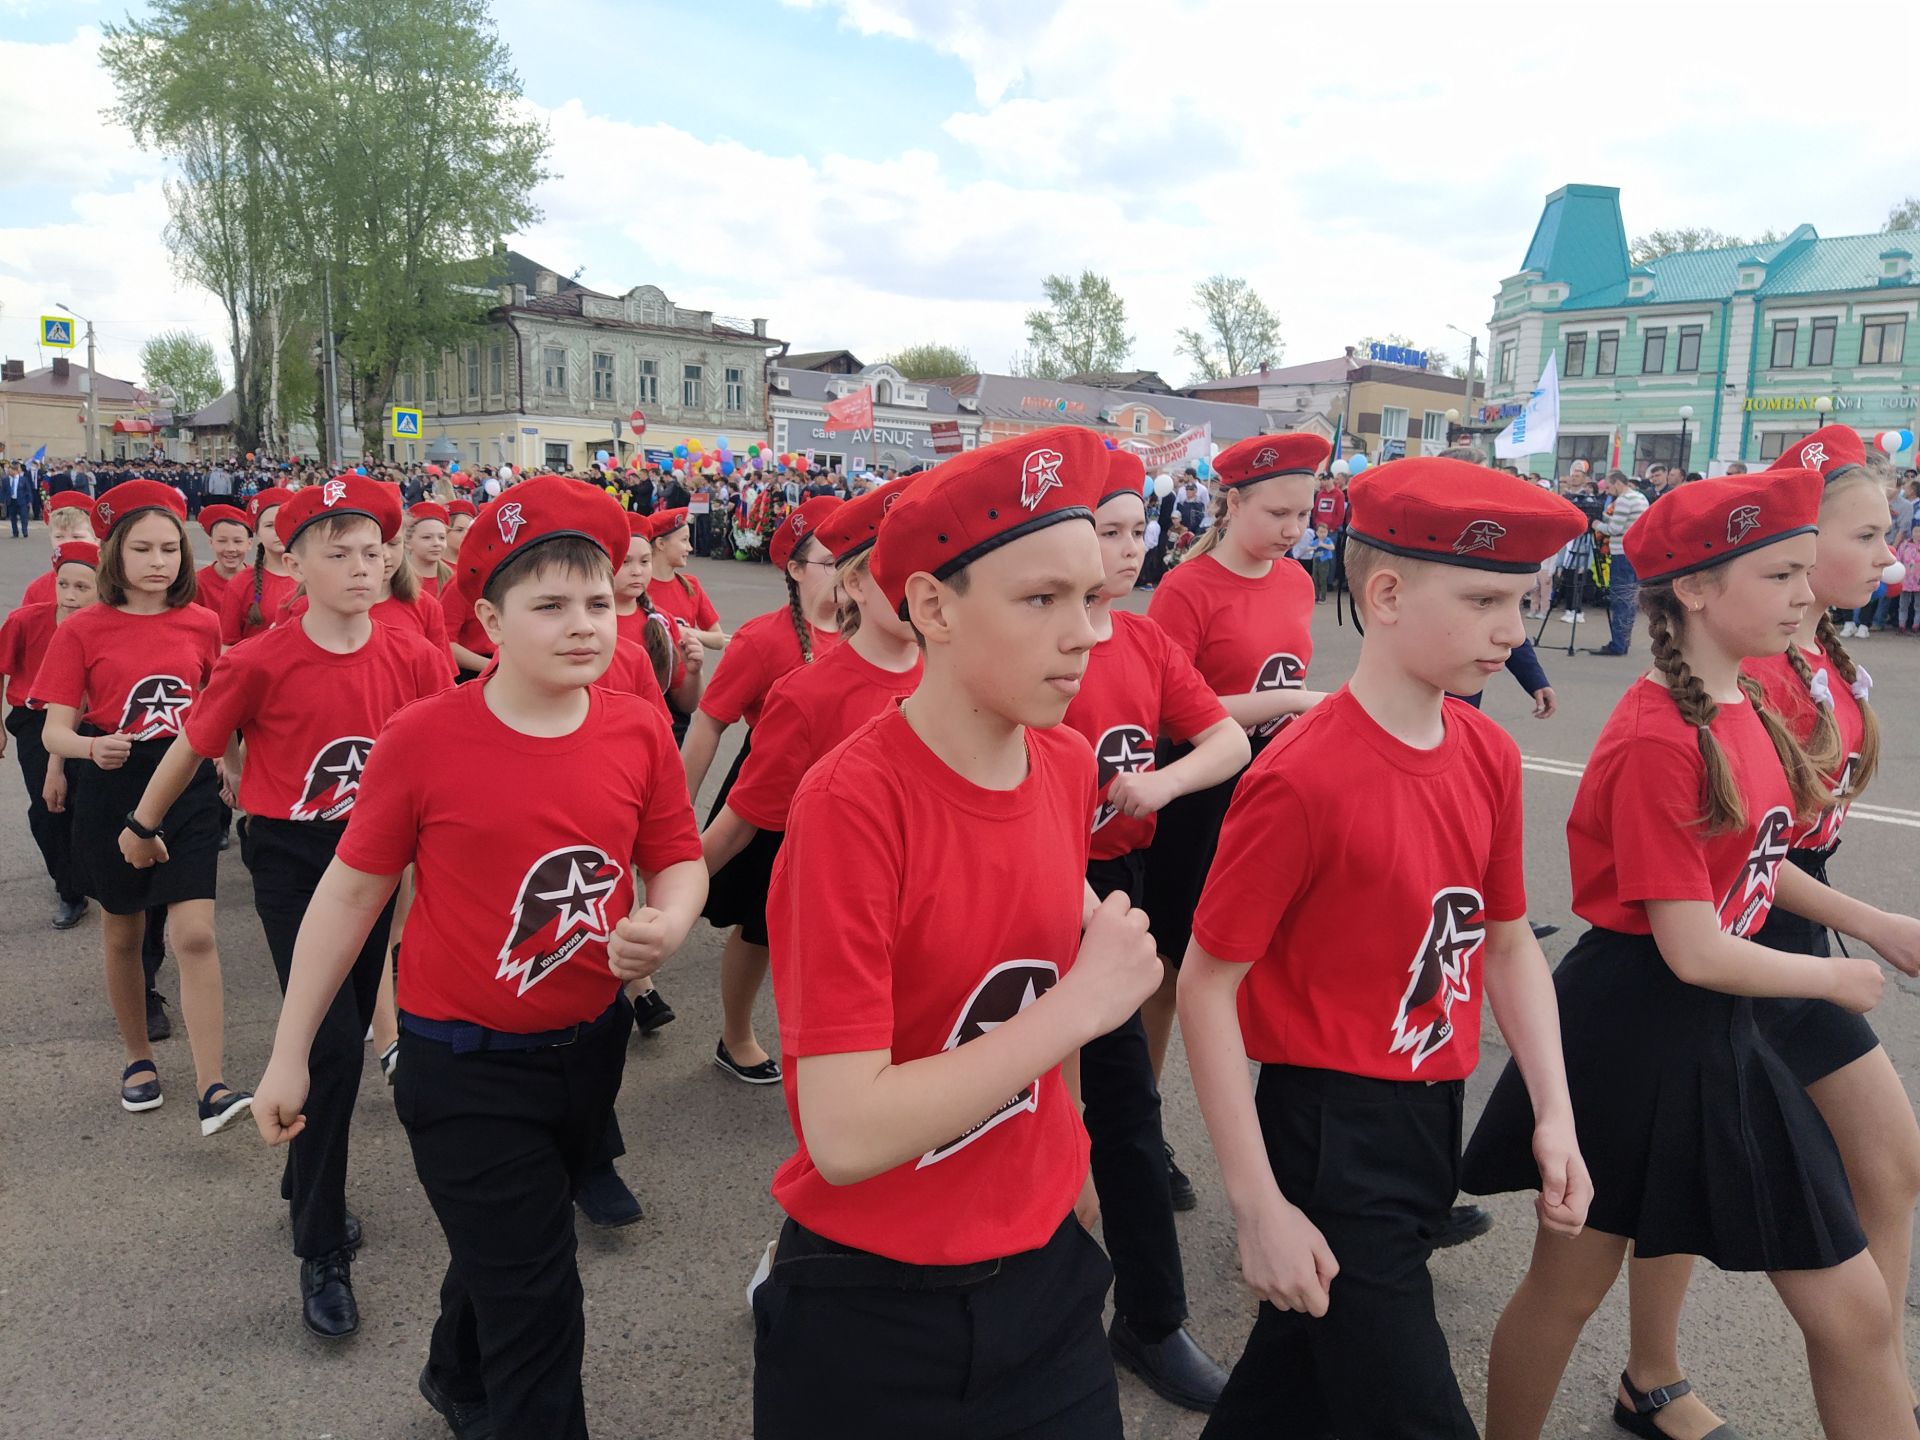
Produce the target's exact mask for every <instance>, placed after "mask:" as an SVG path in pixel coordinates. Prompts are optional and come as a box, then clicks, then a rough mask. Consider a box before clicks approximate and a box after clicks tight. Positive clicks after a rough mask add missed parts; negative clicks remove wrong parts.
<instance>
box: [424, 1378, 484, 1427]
mask: <svg viewBox="0 0 1920 1440" xmlns="http://www.w3.org/2000/svg"><path fill="white" fill-rule="evenodd" d="M420 1398H421V1399H423V1400H425V1401H426V1402H427V1404H429V1405H431V1406H432V1407H433V1408H434V1409H435V1410H437V1411H438V1412H439V1414H440V1418H441V1419H442V1420H444V1421H446V1422H447V1428H448V1429H449V1430H451V1431H453V1433H454V1434H455V1435H456V1436H458V1437H459V1440H494V1432H493V1416H492V1415H491V1414H489V1413H488V1411H487V1402H486V1401H484V1400H456V1399H454V1398H453V1397H452V1396H451V1395H449V1394H447V1392H446V1391H444V1390H442V1389H441V1388H440V1387H439V1386H438V1385H436V1384H434V1383H433V1372H432V1371H431V1370H428V1369H424V1368H423V1369H422V1370H421V1371H420Z"/></svg>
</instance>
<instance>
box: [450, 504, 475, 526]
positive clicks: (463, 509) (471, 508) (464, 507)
mask: <svg viewBox="0 0 1920 1440" xmlns="http://www.w3.org/2000/svg"><path fill="white" fill-rule="evenodd" d="M479 513H480V507H479V506H478V505H475V504H474V503H473V501H471V500H449V501H448V502H447V523H448V524H452V523H453V517H454V516H456V515H467V516H473V515H478V514H479Z"/></svg>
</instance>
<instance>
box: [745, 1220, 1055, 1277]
mask: <svg viewBox="0 0 1920 1440" xmlns="http://www.w3.org/2000/svg"><path fill="white" fill-rule="evenodd" d="M1067 1218H1068V1221H1069V1222H1070V1223H1075V1224H1077V1223H1078V1222H1077V1221H1074V1220H1073V1217H1072V1216H1068V1217H1067ZM794 1241H798V1242H799V1243H800V1244H802V1245H805V1246H807V1247H809V1253H807V1254H803V1255H789V1256H786V1257H784V1258H783V1257H781V1256H780V1254H779V1251H776V1252H775V1258H774V1262H773V1270H772V1274H773V1277H774V1278H775V1279H777V1280H778V1281H779V1282H780V1283H781V1284H782V1285H792V1286H795V1287H796V1288H799V1289H808V1290H963V1289H966V1288H967V1287H969V1286H972V1285H980V1284H983V1283H985V1282H986V1281H988V1280H991V1279H992V1278H993V1277H994V1276H995V1275H998V1274H999V1273H1000V1267H1001V1266H1002V1265H1004V1264H1005V1263H1006V1262H1005V1261H1004V1260H1000V1259H993V1260H979V1261H976V1262H974V1263H973V1264H971V1265H909V1264H907V1263H906V1262H905V1261H904V1260H889V1259H887V1257H886V1256H884V1255H874V1254H871V1253H870V1252H868V1251H865V1250H855V1249H853V1248H852V1247H851V1246H846V1245H840V1244H838V1243H836V1242H834V1241H832V1240H829V1239H827V1238H826V1237H825V1236H824V1235H817V1234H815V1233H814V1232H813V1231H811V1230H808V1229H806V1228H805V1227H804V1226H802V1225H801V1224H799V1223H798V1222H797V1221H794V1220H789V1221H787V1223H786V1227H785V1229H784V1230H783V1232H782V1234H781V1236H780V1250H786V1249H787V1248H788V1247H789V1243H790V1242H794ZM812 1247H824V1248H819V1249H815V1248H812Z"/></svg>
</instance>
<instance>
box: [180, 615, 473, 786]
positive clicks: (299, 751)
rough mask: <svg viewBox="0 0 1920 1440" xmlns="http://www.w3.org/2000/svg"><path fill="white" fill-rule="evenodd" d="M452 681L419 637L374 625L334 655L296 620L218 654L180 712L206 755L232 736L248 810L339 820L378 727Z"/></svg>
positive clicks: (443, 661)
mask: <svg viewBox="0 0 1920 1440" xmlns="http://www.w3.org/2000/svg"><path fill="white" fill-rule="evenodd" d="M452 683H453V680H452V677H451V676H449V675H448V674H447V669H446V657H445V656H443V655H442V654H440V652H438V651H436V650H435V649H434V648H433V647H432V646H431V645H429V644H427V642H426V641H425V640H423V639H421V638H420V637H419V636H418V635H412V634H408V633H407V632H406V631H404V630H397V629H395V628H394V627H392V626H390V625H375V626H374V627H373V634H372V636H371V638H369V639H368V641H367V643H366V644H365V645H362V646H361V647H360V648H359V649H358V650H356V651H354V652H353V653H352V654H351V655H336V654H334V653H333V652H332V651H330V650H323V649H322V648H321V647H320V646H318V645H316V644H314V643H313V641H312V640H311V639H310V638H309V637H308V635H307V631H306V627H305V626H304V625H302V624H301V623H300V622H299V621H297V620H295V621H291V622H289V623H288V624H285V625H276V626H274V628H273V629H271V630H269V631H267V632H266V633H265V634H264V635H261V636H260V637H258V638H257V639H256V640H254V641H252V642H250V643H249V644H246V645H236V646H235V647H234V648H233V649H231V650H229V651H228V652H227V653H226V654H225V655H223V656H221V657H220V663H219V664H218V665H216V666H215V667H214V671H213V678H212V679H211V680H209V681H208V682H207V688H206V690H205V691H204V692H203V693H202V694H201V696H200V700H199V703H198V704H196V705H195V706H194V707H193V714H192V715H190V716H189V717H188V718H187V740H188V742H189V743H190V744H191V745H192V746H193V748H194V749H195V750H196V751H197V752H199V753H200V754H201V755H204V756H206V757H207V758H208V759H209V760H212V759H217V758H218V757H219V756H221V755H223V754H225V753H226V749H227V740H228V738H229V737H230V736H231V735H232V734H233V732H234V731H236V730H238V731H239V732H240V735H241V738H243V739H244V740H245V741H246V742H247V753H246V764H245V765H244V766H243V767H242V769H241V772H240V805H241V808H242V809H244V810H245V811H246V812H247V813H248V814H250V815H260V816H264V817H266V818H268V819H274V820H340V819H343V818H345V817H346V816H347V814H348V813H349V812H351V811H352V810H353V808H354V805H355V802H356V801H357V800H358V798H359V791H360V777H361V772H362V771H363V770H365V768H366V764H367V755H368V753H369V752H370V751H371V750H372V749H373V742H374V741H375V740H376V739H378V738H379V735H380V727H381V726H383V725H385V724H386V723H387V721H388V719H390V718H391V717H392V715H393V713H394V712H395V711H396V710H398V709H399V708H400V707H401V706H402V705H406V704H409V703H410V702H412V701H414V700H418V699H419V698H420V697H422V696H423V695H431V694H433V693H434V692H436V691H438V690H444V689H445V688H446V687H447V686H448V685H450V684H452Z"/></svg>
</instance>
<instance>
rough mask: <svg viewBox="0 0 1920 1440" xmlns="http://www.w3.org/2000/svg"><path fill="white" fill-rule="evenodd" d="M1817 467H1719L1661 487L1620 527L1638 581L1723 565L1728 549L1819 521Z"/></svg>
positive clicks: (1753, 545)
mask: <svg viewBox="0 0 1920 1440" xmlns="http://www.w3.org/2000/svg"><path fill="white" fill-rule="evenodd" d="M1824 484H1825V481H1823V480H1822V479H1821V476H1820V472H1819V471H1818V470H1778V469H1767V470H1763V471H1761V472H1760V473H1759V474H1758V475H1722V476H1721V477H1720V478H1719V479H1717V480H1696V481H1694V482H1693V483H1692V484H1690V485H1681V486H1679V487H1677V488H1676V489H1673V490H1669V491H1667V492H1666V494H1664V495H1662V496H1661V497H1660V498H1659V499H1658V500H1656V501H1654V502H1653V504H1651V505H1649V506H1648V507H1647V513H1646V514H1644V515H1642V516H1641V517H1640V518H1639V519H1638V520H1636V521H1634V522H1633V525H1632V527H1631V528H1630V529H1629V530H1628V531H1627V538H1626V541H1625V547H1626V552H1627V559H1628V560H1629V561H1630V562H1631V563H1632V565H1633V570H1634V573H1635V574H1636V575H1638V576H1639V577H1640V579H1641V581H1642V582H1643V583H1645V582H1650V581H1654V580H1671V579H1673V578H1674V577H1675V576H1678V575H1691V574H1692V573H1693V572H1694V571H1696V570H1706V569H1708V568H1710V567H1712V566H1715V565H1724V564H1725V563H1726V562H1727V561H1729V560H1731V559H1733V558H1734V556H1736V555H1743V554H1745V553H1746V552H1747V551H1749V550H1758V549H1760V548H1761V547H1762V546H1764V545H1771V544H1773V543H1774V542H1775V541H1777V540H1786V539H1790V538H1791V537H1793V536H1795V535H1805V534H1808V533H1810V532H1811V531H1814V530H1816V529H1818V528H1819V522H1820V492H1821V489H1822V487H1823V486H1824Z"/></svg>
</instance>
